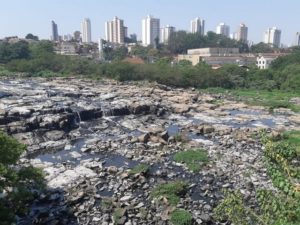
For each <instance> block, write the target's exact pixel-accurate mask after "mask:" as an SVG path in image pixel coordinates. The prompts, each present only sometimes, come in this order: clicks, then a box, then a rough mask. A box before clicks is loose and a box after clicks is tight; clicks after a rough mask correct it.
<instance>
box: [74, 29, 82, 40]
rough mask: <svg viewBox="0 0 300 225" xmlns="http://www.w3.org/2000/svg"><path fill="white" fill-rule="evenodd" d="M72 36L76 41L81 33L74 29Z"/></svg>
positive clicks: (79, 38)
mask: <svg viewBox="0 0 300 225" xmlns="http://www.w3.org/2000/svg"><path fill="white" fill-rule="evenodd" d="M73 38H74V40H75V41H78V42H79V41H81V33H80V31H78V30H76V31H74V33H73Z"/></svg>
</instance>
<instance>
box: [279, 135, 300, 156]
mask: <svg viewBox="0 0 300 225" xmlns="http://www.w3.org/2000/svg"><path fill="white" fill-rule="evenodd" d="M283 141H285V142H287V143H288V144H289V145H292V146H294V147H295V149H296V153H297V155H298V157H300V131H296V130H293V131H287V132H285V133H283Z"/></svg>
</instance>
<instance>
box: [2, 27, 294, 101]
mask: <svg viewBox="0 0 300 225" xmlns="http://www.w3.org/2000/svg"><path fill="white" fill-rule="evenodd" d="M30 37H31V38H34V37H32V36H31V35H30ZM224 46H225V47H239V48H240V49H242V50H241V51H248V50H247V49H246V47H245V46H244V44H243V43H239V42H236V41H235V40H231V39H228V38H226V37H224V36H222V35H216V34H214V33H212V32H209V33H208V34H207V36H201V37H198V34H187V33H185V32H183V31H179V32H176V33H175V34H173V37H172V38H171V41H170V43H169V45H168V46H163V45H159V46H158V48H157V49H153V48H151V47H147V48H145V47H142V46H135V47H133V48H132V51H131V52H130V53H128V52H127V50H126V49H125V48H124V47H120V48H117V49H115V50H112V49H110V48H105V49H104V56H105V58H107V60H109V61H111V62H112V63H100V62H97V61H94V60H92V59H87V58H81V57H79V56H78V57H75V56H62V55H57V54H55V52H54V47H53V44H52V43H51V42H49V41H37V42H33V43H30V44H28V43H26V42H18V43H15V44H9V43H7V42H3V43H0V63H3V68H2V69H1V71H2V72H1V73H7V71H11V72H22V73H27V74H28V75H30V76H45V77H51V76H61V75H66V76H68V75H83V76H86V77H92V78H96V79H100V78H103V77H107V78H112V79H117V80H120V81H129V80H133V81H138V80H149V81H156V82H159V83H161V84H166V85H173V86H177V87H195V88H211V87H214V88H226V89H231V90H234V89H250V90H251V89H253V90H268V91H272V93H274V92H275V91H289V92H291V93H295V94H297V95H299V91H300V90H299V89H300V88H299V87H300V60H299V58H300V51H299V50H297V49H295V50H293V54H291V55H288V56H283V57H279V58H278V59H277V60H274V61H273V63H272V66H271V68H270V69H266V70H259V69H258V68H256V66H255V65H253V66H250V67H249V68H243V67H239V66H237V65H224V66H223V67H221V68H220V69H218V70H214V69H212V68H211V67H210V66H209V65H207V64H205V63H199V64H198V65H196V66H192V65H191V63H189V62H188V61H182V62H179V63H178V64H171V62H172V61H173V58H172V57H173V56H174V54H175V53H182V52H184V51H186V49H187V48H196V47H224ZM126 56H133V57H135V56H138V57H141V58H143V59H144V60H145V62H146V64H137V65H136V64H134V65H133V64H129V63H125V62H122V61H121V60H123V59H124V58H125V57H126ZM3 71H4V72H3ZM8 75H9V74H8ZM269 104H270V105H275V107H277V105H276V104H277V103H272V102H271V103H269ZM279 104H280V105H283V106H285V107H292V106H290V105H289V104H287V103H286V102H280V103H279Z"/></svg>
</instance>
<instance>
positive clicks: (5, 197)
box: [0, 132, 44, 225]
mask: <svg viewBox="0 0 300 225" xmlns="http://www.w3.org/2000/svg"><path fill="white" fill-rule="evenodd" d="M25 149H26V146H25V145H23V144H20V143H19V142H17V141H16V140H15V139H13V138H11V137H9V136H7V135H6V134H4V133H1V132H0V155H1V157H0V196H1V197H0V198H1V201H0V221H1V224H3V225H10V224H12V222H14V221H15V216H16V215H19V216H20V215H23V214H25V213H26V212H27V207H26V203H28V202H30V201H31V200H32V199H33V196H34V192H33V191H32V190H34V189H41V188H43V187H44V180H43V175H42V173H41V171H40V170H37V169H35V168H33V167H20V166H17V165H16V163H17V161H18V159H19V157H20V156H21V154H22V153H23V152H24V151H25Z"/></svg>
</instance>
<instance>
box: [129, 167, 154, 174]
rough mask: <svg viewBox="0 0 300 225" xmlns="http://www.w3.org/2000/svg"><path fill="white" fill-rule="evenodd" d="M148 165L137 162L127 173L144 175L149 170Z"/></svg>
mask: <svg viewBox="0 0 300 225" xmlns="http://www.w3.org/2000/svg"><path fill="white" fill-rule="evenodd" d="M149 168H150V167H149V166H148V165H146V164H139V165H137V166H135V167H133V168H132V169H131V170H130V172H129V174H144V175H146V174H147V173H148V172H149Z"/></svg>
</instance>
